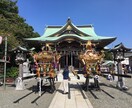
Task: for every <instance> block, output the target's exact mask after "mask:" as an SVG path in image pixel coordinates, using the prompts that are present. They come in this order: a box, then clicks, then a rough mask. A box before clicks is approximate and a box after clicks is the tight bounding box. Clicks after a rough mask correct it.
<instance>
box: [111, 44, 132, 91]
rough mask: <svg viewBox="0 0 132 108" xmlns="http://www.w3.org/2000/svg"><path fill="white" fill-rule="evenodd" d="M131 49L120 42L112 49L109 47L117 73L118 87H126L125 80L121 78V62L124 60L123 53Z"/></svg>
mask: <svg viewBox="0 0 132 108" xmlns="http://www.w3.org/2000/svg"><path fill="white" fill-rule="evenodd" d="M130 50H131V49H129V48H126V47H125V46H124V45H123V44H122V43H120V44H118V45H116V46H115V47H114V48H113V49H111V52H112V53H113V56H114V61H115V62H116V68H117V69H116V70H117V74H118V81H117V87H118V88H120V89H127V87H126V85H125V82H124V80H123V78H122V77H123V75H124V73H123V69H122V64H121V62H122V61H123V60H124V54H125V53H126V52H128V51H130Z"/></svg>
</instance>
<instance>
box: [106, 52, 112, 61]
mask: <svg viewBox="0 0 132 108" xmlns="http://www.w3.org/2000/svg"><path fill="white" fill-rule="evenodd" d="M104 53H105V57H104V59H105V60H113V56H112V53H111V52H109V51H105V52H104Z"/></svg>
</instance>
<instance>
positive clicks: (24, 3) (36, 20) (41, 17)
mask: <svg viewBox="0 0 132 108" xmlns="http://www.w3.org/2000/svg"><path fill="white" fill-rule="evenodd" d="M17 5H18V7H19V15H20V16H21V17H23V18H24V19H26V22H27V23H28V24H29V25H31V26H33V28H34V31H35V32H38V33H39V34H40V35H42V34H43V33H44V29H45V27H46V25H64V24H65V23H66V21H67V18H68V17H70V18H71V20H72V22H73V23H74V24H75V25H88V24H92V25H93V26H94V29H95V32H96V33H97V35H101V36H112V37H117V39H116V40H115V41H114V42H113V43H111V44H110V45H109V47H110V48H112V47H114V46H115V45H117V44H119V43H120V42H122V43H123V44H124V45H125V46H126V47H129V48H132V0H18V3H17Z"/></svg>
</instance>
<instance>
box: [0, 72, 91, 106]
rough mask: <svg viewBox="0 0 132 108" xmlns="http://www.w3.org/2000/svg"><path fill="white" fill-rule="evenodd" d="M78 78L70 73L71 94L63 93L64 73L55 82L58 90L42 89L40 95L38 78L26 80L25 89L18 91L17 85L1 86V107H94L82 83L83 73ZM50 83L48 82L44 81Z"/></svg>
mask: <svg viewBox="0 0 132 108" xmlns="http://www.w3.org/2000/svg"><path fill="white" fill-rule="evenodd" d="M79 76H80V80H78V79H77V78H76V77H75V76H74V75H73V74H72V73H70V77H71V81H70V82H69V88H70V90H69V94H62V93H63V91H62V90H63V89H62V81H63V78H62V73H61V72H60V73H59V74H58V81H57V82H55V85H56V91H55V92H54V93H53V94H51V93H49V92H48V88H47V90H44V91H42V96H41V97H39V96H38V93H37V92H35V88H36V85H37V82H36V79H35V78H31V79H27V80H24V83H25V90H22V91H16V90H15V86H13V85H6V90H4V89H3V86H0V108H93V107H92V105H91V103H90V101H89V99H88V98H87V96H86V95H85V92H84V91H83V90H82V89H81V87H80V84H81V83H82V82H84V81H85V78H84V77H83V75H79ZM44 84H48V82H44Z"/></svg>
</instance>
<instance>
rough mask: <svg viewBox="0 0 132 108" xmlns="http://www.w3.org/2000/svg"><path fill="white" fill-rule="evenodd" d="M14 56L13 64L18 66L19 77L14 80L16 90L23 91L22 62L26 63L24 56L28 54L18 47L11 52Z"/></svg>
mask: <svg viewBox="0 0 132 108" xmlns="http://www.w3.org/2000/svg"><path fill="white" fill-rule="evenodd" d="M12 51H13V52H14V53H15V55H16V58H15V62H16V64H17V65H19V75H18V78H17V80H16V90H24V84H23V62H24V61H26V54H27V53H28V52H29V51H28V50H27V49H26V48H23V47H21V46H18V47H17V48H15V49H13V50H12Z"/></svg>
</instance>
